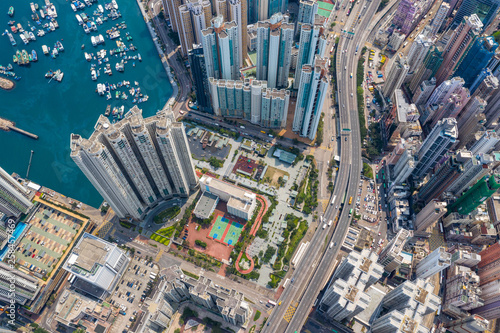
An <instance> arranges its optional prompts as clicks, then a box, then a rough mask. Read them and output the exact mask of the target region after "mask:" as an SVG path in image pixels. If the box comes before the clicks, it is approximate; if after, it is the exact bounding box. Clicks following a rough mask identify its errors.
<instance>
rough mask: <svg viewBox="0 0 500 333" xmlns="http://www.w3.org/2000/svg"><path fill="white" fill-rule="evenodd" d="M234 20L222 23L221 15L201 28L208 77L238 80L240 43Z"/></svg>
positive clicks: (239, 75)
mask: <svg viewBox="0 0 500 333" xmlns="http://www.w3.org/2000/svg"><path fill="white" fill-rule="evenodd" d="M239 42H240V37H239V28H238V25H237V24H236V22H235V21H232V22H229V23H224V21H223V18H222V16H217V17H215V18H214V19H212V27H210V28H207V29H205V30H202V32H201V44H202V45H203V52H204V54H205V66H206V68H207V75H208V77H209V78H210V77H213V78H215V79H224V80H239V79H240V77H241V74H240V56H241V45H240V43H239Z"/></svg>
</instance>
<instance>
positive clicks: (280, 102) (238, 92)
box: [209, 78, 290, 128]
mask: <svg viewBox="0 0 500 333" xmlns="http://www.w3.org/2000/svg"><path fill="white" fill-rule="evenodd" d="M209 84H210V91H211V94H212V102H213V105H212V107H213V110H214V112H215V114H216V115H218V116H223V117H231V118H240V119H244V120H247V121H250V122H252V123H253V124H256V125H260V126H262V127H266V128H284V127H285V126H286V119H287V113H288V105H289V101H290V91H289V90H285V89H271V88H268V87H267V83H266V81H259V80H252V81H250V80H249V79H245V81H232V80H215V79H213V78H210V79H209Z"/></svg>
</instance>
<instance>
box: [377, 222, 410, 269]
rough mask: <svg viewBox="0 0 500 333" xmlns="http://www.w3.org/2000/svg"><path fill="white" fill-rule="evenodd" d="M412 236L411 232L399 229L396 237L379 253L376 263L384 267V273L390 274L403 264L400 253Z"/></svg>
mask: <svg viewBox="0 0 500 333" xmlns="http://www.w3.org/2000/svg"><path fill="white" fill-rule="evenodd" d="M412 236H413V232H412V231H411V230H407V229H399V231H398V233H397V235H396V237H394V238H393V239H392V240H391V241H390V242H389V243H388V244H387V245H386V247H385V248H384V249H383V250H382V252H380V255H379V258H378V263H379V264H381V265H382V266H384V270H385V271H386V272H388V273H391V272H393V271H394V270H395V269H396V268H398V267H399V265H401V263H402V262H403V256H402V255H401V252H402V251H403V249H404V246H405V244H406V241H407V240H408V239H410V238H411V237H412Z"/></svg>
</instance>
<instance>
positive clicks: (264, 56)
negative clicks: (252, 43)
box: [255, 13, 294, 88]
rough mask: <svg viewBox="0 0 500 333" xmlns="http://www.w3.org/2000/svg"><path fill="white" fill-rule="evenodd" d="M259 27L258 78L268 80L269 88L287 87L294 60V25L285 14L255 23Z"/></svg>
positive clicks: (277, 14) (275, 15)
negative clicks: (287, 21) (287, 19)
mask: <svg viewBox="0 0 500 333" xmlns="http://www.w3.org/2000/svg"><path fill="white" fill-rule="evenodd" d="M255 27H256V29H257V64H256V77H257V80H262V81H267V86H268V87H269V88H287V87H288V74H289V73H290V65H291V62H292V47H293V33H294V27H293V24H291V23H286V22H285V20H284V17H283V14H281V13H276V14H274V15H273V16H272V17H271V18H270V19H269V20H268V21H261V22H257V23H256V24H255Z"/></svg>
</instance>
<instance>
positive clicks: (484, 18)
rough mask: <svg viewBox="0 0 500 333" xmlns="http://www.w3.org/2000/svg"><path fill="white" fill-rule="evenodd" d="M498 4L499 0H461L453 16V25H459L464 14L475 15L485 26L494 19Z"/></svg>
mask: <svg viewBox="0 0 500 333" xmlns="http://www.w3.org/2000/svg"><path fill="white" fill-rule="evenodd" d="M499 6H500V1H499V0H463V1H462V3H461V4H460V6H459V7H458V9H457V13H456V14H455V17H454V18H453V25H455V26H456V25H459V24H460V22H461V21H462V20H463V18H464V17H466V16H471V15H477V16H478V18H479V19H480V20H481V22H482V23H483V26H484V27H487V26H488V25H489V24H490V23H491V22H492V21H493V20H494V19H495V16H496V14H497V13H498V10H499Z"/></svg>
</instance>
